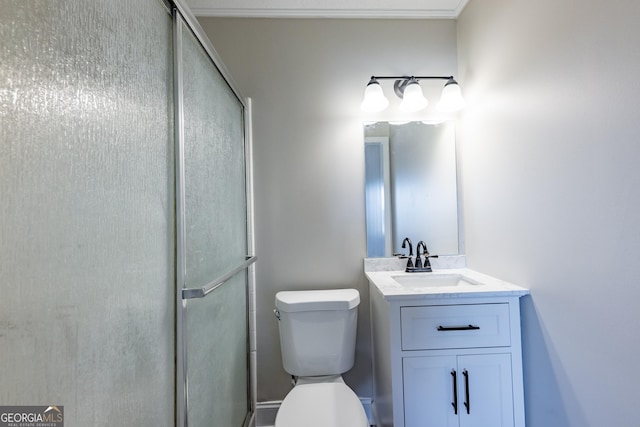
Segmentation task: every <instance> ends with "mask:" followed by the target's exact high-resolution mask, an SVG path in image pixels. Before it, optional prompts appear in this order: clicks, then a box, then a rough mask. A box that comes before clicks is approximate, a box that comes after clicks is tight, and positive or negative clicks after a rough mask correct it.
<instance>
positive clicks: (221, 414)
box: [182, 27, 249, 427]
mask: <svg viewBox="0 0 640 427" xmlns="http://www.w3.org/2000/svg"><path fill="white" fill-rule="evenodd" d="M182 34H183V37H182V40H183V43H182V51H183V67H184V79H183V103H184V110H183V111H184V175H185V193H184V194H185V229H186V230H185V233H186V236H185V238H186V248H185V253H186V278H185V281H186V283H185V287H187V288H193V287H200V286H203V285H206V284H209V283H211V282H213V281H215V280H216V279H217V278H219V277H220V276H223V275H226V274H227V273H229V272H230V271H232V270H234V269H235V268H236V267H238V266H239V265H241V264H242V263H243V262H244V261H245V256H246V255H247V220H246V218H247V209H246V185H245V166H244V165H245V153H244V122H243V106H242V103H241V102H240V100H239V99H238V98H237V97H236V95H235V94H234V92H233V91H232V90H231V88H230V87H229V85H228V84H227V82H226V81H225V80H224V78H223V76H222V75H221V74H220V72H219V71H218V69H217V68H216V66H215V65H214V63H213V62H212V61H211V59H210V58H209V57H208V56H207V54H206V51H205V50H204V49H203V47H202V46H201V45H200V44H199V42H198V41H197V40H196V38H195V37H194V36H193V34H192V33H191V32H190V31H189V30H188V29H187V28H186V27H183V28H182ZM184 318H185V324H186V328H185V330H186V337H185V341H186V360H187V374H186V376H187V387H188V390H187V400H188V404H187V407H188V411H187V418H188V424H189V426H195V427H200V426H203V427H204V426H225V427H240V426H242V425H243V422H244V420H245V416H246V415H247V413H248V412H249V397H248V396H249V390H248V387H247V383H248V356H247V355H248V320H247V272H246V270H242V271H241V272H239V273H237V274H236V275H234V276H232V277H231V278H230V279H229V280H227V281H226V282H224V283H223V284H222V285H221V286H219V287H218V288H216V289H215V290H214V291H213V292H211V293H210V294H208V295H207V296H206V297H204V298H197V299H189V300H186V306H185V308H184Z"/></svg>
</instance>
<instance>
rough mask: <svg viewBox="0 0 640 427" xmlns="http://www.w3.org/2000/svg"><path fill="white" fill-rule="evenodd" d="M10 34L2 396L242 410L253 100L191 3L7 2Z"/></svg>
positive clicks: (3, 48) (2, 47)
mask: <svg viewBox="0 0 640 427" xmlns="http://www.w3.org/2000/svg"><path fill="white" fill-rule="evenodd" d="M0 40H2V43H0V378H2V380H1V381H0V407H3V406H8V405H11V406H21V405H24V406H26V405H57V406H58V407H60V408H63V409H64V418H65V421H67V422H66V424H65V425H68V426H94V427H98V426H105V427H106V426H112V425H133V426H169V425H176V426H179V427H187V426H188V427H242V426H244V425H247V424H248V423H249V422H250V421H251V415H252V413H253V408H252V406H253V403H252V400H253V398H252V394H251V390H252V388H251V387H250V384H252V375H251V369H250V363H249V349H250V345H251V343H250V339H249V336H250V335H249V329H250V321H249V316H248V312H249V308H250V305H251V298H250V296H251V289H252V286H253V285H252V275H253V264H252V263H253V262H254V261H255V257H253V256H250V255H251V254H252V247H253V246H252V241H251V239H250V236H251V222H250V214H249V212H250V202H251V197H250V195H249V194H248V191H249V188H250V182H251V179H250V168H249V167H247V166H246V164H247V161H248V160H249V156H248V152H249V151H250V145H249V143H248V137H249V136H250V125H249V123H248V122H249V119H248V114H249V111H248V110H249V108H248V107H247V103H248V102H249V101H248V100H246V99H245V98H244V97H243V96H242V95H241V93H240V92H239V91H238V90H237V87H236V85H235V84H234V83H233V81H232V79H231V78H230V76H229V73H228V72H227V71H226V70H225V68H224V66H223V65H222V63H221V61H220V59H219V58H218V56H217V54H216V52H215V50H214V49H213V47H212V46H211V44H210V42H209V41H208V40H207V38H206V36H204V33H203V31H202V29H201V28H200V27H199V25H198V23H197V21H196V19H195V18H194V17H193V16H192V15H191V13H190V12H189V10H188V8H187V7H186V5H185V3H184V1H183V0H175V1H168V0H135V1H130V0H59V1H51V0H6V1H4V2H3V4H2V12H0Z"/></svg>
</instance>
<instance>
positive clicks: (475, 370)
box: [458, 354, 514, 427]
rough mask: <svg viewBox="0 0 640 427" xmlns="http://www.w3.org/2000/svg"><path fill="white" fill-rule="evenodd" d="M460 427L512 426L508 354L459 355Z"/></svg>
mask: <svg viewBox="0 0 640 427" xmlns="http://www.w3.org/2000/svg"><path fill="white" fill-rule="evenodd" d="M458 402H459V406H460V407H459V410H458V412H459V413H460V427H487V426H491V427H513V423H514V421H513V391H512V379H511V355H510V354H482V355H469V356H458Z"/></svg>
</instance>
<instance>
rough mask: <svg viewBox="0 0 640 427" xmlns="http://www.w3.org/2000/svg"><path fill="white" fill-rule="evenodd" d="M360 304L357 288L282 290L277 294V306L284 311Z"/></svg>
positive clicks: (343, 307) (350, 307)
mask: <svg viewBox="0 0 640 427" xmlns="http://www.w3.org/2000/svg"><path fill="white" fill-rule="evenodd" d="M358 304H360V293H359V292H358V291H357V290H356V289H323V290H317V291H282V292H278V293H277V294H276V308H277V309H278V310H280V311H284V312H288V313H289V312H298V311H320V310H349V309H352V308H354V307H357V306H358Z"/></svg>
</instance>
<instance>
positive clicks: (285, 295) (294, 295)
mask: <svg viewBox="0 0 640 427" xmlns="http://www.w3.org/2000/svg"><path fill="white" fill-rule="evenodd" d="M359 303H360V294H359V293H358V291H357V290H355V289H331V290H318V291H283V292H278V293H277V294H276V308H275V310H274V313H275V315H276V317H277V318H278V327H279V330H280V347H281V349H282V364H283V367H284V370H285V371H287V372H288V373H289V374H291V375H292V376H293V377H294V379H295V383H294V387H293V389H292V390H291V391H290V392H289V394H287V396H286V397H285V398H284V400H283V402H282V405H281V406H280V409H279V410H278V413H277V415H276V421H275V426H274V427H368V426H369V421H368V419H367V415H366V413H365V412H364V408H363V407H362V403H361V402H360V399H359V398H358V396H357V395H356V394H355V393H354V391H353V390H351V389H350V388H349V387H348V386H347V385H346V384H345V383H344V381H343V379H342V374H343V373H344V372H347V371H348V370H349V369H351V368H352V367H353V361H354V356H355V344H356V325H357V320H358V304H359Z"/></svg>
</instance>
